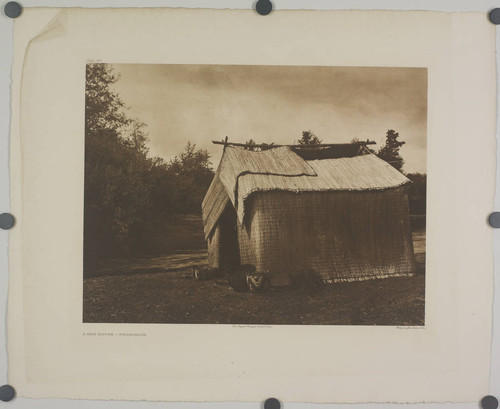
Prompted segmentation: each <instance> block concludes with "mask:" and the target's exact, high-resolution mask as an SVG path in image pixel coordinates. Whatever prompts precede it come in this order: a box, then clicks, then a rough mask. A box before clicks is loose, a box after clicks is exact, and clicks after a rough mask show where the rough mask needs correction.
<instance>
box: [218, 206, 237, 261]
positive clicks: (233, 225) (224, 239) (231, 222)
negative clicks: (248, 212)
mask: <svg viewBox="0 0 500 409" xmlns="http://www.w3.org/2000/svg"><path fill="white" fill-rule="evenodd" d="M219 226H220V266H221V267H222V268H231V267H237V266H239V265H240V264H241V259H240V246H239V243H238V231H237V230H236V229H237V216H236V211H235V210H234V207H233V206H232V205H231V204H228V206H226V209H225V210H224V213H222V216H221V218H220V220H219Z"/></svg>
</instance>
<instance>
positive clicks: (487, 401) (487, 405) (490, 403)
mask: <svg viewBox="0 0 500 409" xmlns="http://www.w3.org/2000/svg"><path fill="white" fill-rule="evenodd" d="M481 408H482V409H497V408H498V399H497V398H495V397H494V396H491V395H486V396H485V397H484V398H483V399H481Z"/></svg>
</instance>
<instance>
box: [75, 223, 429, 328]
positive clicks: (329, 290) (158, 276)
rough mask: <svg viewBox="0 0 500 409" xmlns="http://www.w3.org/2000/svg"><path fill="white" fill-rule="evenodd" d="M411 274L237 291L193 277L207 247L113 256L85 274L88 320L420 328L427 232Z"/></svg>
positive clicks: (418, 237)
mask: <svg viewBox="0 0 500 409" xmlns="http://www.w3.org/2000/svg"><path fill="white" fill-rule="evenodd" d="M413 242H414V249H415V253H416V258H417V263H418V265H419V273H418V274H417V275H415V276H414V277H399V278H389V279H384V280H369V281H361V282H351V283H337V284H329V285H326V286H324V287H322V288H320V289H313V290H311V289H309V290H308V289H305V288H300V289H294V290H292V289H290V288H284V289H278V288H274V289H270V290H269V291H267V292H264V293H261V294H254V293H237V292H234V291H233V290H232V289H231V288H230V287H229V285H228V284H227V282H226V281H225V280H222V279H220V280H208V281H196V280H194V279H193V278H192V277H191V273H190V270H191V266H192V265H203V264H204V263H206V251H205V250H192V251H177V252H174V253H172V254H169V255H166V256H161V257H148V258H139V259H134V260H110V261H107V262H106V263H102V264H101V265H100V266H99V268H97V269H95V270H94V271H92V272H90V273H88V274H87V276H88V278H85V279H84V294H83V321H84V322H115V323H118V322H120V323H198V324H202V323H206V324H208V323H210V324H288V325H291V324H310V325H318V324H330V325H333V324H336V325H404V326H407V325H411V326H413V325H423V324H424V311H425V303H424V300H425V274H424V270H425V230H416V231H415V232H414V233H413Z"/></svg>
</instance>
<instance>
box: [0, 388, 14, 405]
mask: <svg viewBox="0 0 500 409" xmlns="http://www.w3.org/2000/svg"><path fill="white" fill-rule="evenodd" d="M14 396H16V390H15V389H14V388H13V387H12V386H10V385H2V386H0V400H1V401H3V402H8V401H10V400H12V399H14Z"/></svg>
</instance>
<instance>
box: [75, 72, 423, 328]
mask: <svg viewBox="0 0 500 409" xmlns="http://www.w3.org/2000/svg"><path fill="white" fill-rule="evenodd" d="M426 141H427V69H426V68H412V67H335V66H257V65H168V64H157V65H152V64H106V63H89V64H87V66H86V88H85V192H84V201H85V203H84V271H83V282H84V286H83V291H84V294H83V322H94V323H184V324H189V323H191V324H256V325H280V324H282V325H390V326H423V325H425V232H426V184H427V168H426Z"/></svg>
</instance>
